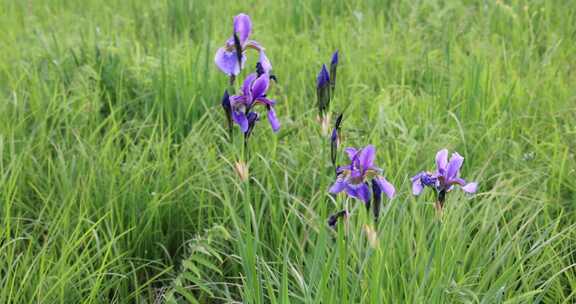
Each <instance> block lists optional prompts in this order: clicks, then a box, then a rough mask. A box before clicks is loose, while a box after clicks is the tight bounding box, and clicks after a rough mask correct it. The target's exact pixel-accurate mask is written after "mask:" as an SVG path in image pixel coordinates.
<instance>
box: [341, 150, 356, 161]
mask: <svg viewBox="0 0 576 304" xmlns="http://www.w3.org/2000/svg"><path fill="white" fill-rule="evenodd" d="M344 152H346V154H348V158H349V159H350V161H354V158H355V157H356V154H358V150H356V148H353V147H348V148H346V149H344Z"/></svg>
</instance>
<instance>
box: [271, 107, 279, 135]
mask: <svg viewBox="0 0 576 304" xmlns="http://www.w3.org/2000/svg"><path fill="white" fill-rule="evenodd" d="M268 121H269V122H270V126H271V127H272V131H274V132H278V130H280V121H278V118H277V117H276V112H275V111H274V108H273V107H268Z"/></svg>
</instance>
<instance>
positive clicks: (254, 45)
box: [244, 40, 264, 52]
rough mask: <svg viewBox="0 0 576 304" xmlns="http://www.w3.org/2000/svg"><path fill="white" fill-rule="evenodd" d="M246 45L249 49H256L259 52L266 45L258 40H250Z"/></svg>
mask: <svg viewBox="0 0 576 304" xmlns="http://www.w3.org/2000/svg"><path fill="white" fill-rule="evenodd" d="M244 46H245V47H246V48H247V49H254V50H256V51H258V52H261V51H264V47H263V46H262V45H261V44H260V43H259V42H258V41H256V40H248V41H246V44H245V45H244Z"/></svg>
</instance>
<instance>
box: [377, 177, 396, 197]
mask: <svg viewBox="0 0 576 304" xmlns="http://www.w3.org/2000/svg"><path fill="white" fill-rule="evenodd" d="M375 180H376V182H377V183H378V186H380V190H382V192H384V193H386V196H388V198H389V199H393V198H394V195H395V194H396V189H394V186H393V185H392V184H391V183H390V182H389V181H387V180H386V179H385V178H384V176H378V177H376V178H375Z"/></svg>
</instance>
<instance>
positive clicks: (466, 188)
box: [462, 182, 478, 193]
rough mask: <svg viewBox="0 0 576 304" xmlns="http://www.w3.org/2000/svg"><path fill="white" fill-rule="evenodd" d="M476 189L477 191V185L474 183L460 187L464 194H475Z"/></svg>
mask: <svg viewBox="0 0 576 304" xmlns="http://www.w3.org/2000/svg"><path fill="white" fill-rule="evenodd" d="M477 189H478V183H476V182H473V183H469V184H467V185H466V186H464V187H462V190H464V192H467V193H476V190H477Z"/></svg>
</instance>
